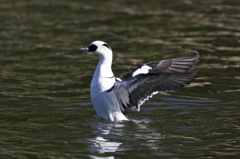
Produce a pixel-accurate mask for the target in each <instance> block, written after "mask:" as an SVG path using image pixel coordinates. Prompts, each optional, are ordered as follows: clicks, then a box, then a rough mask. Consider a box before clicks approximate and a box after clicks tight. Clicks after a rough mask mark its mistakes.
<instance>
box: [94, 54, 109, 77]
mask: <svg viewBox="0 0 240 159" xmlns="http://www.w3.org/2000/svg"><path fill="white" fill-rule="evenodd" d="M95 73H96V74H97V76H100V77H113V76H114V75H113V72H112V56H108V57H103V56H99V62H98V65H97V69H96V71H95ZM95 73H94V75H95Z"/></svg>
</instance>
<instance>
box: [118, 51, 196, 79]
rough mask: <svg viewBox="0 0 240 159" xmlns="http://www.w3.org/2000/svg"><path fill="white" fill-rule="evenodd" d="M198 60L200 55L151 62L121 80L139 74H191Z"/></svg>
mask: <svg viewBox="0 0 240 159" xmlns="http://www.w3.org/2000/svg"><path fill="white" fill-rule="evenodd" d="M198 58H199V54H198V53H195V54H193V55H191V56H186V57H180V58H173V59H166V60H162V61H157V62H149V63H146V64H143V65H141V66H139V67H137V68H136V69H134V70H133V71H131V72H129V73H127V74H125V75H123V76H121V77H120V79H121V80H122V81H123V80H126V79H128V78H131V77H134V76H136V75H138V74H148V73H184V72H190V71H191V69H192V68H193V67H194V65H195V64H196V63H197V62H198Z"/></svg>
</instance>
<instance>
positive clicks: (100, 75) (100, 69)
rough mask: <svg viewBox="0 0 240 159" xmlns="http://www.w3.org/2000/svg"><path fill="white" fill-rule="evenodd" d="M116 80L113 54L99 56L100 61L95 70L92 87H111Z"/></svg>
mask: <svg viewBox="0 0 240 159" xmlns="http://www.w3.org/2000/svg"><path fill="white" fill-rule="evenodd" d="M114 82H115V78H114V74H113V72H112V56H108V57H102V56H99V62H98V65H97V68H96V70H95V72H94V75H93V79H92V83H91V87H96V86H98V87H99V86H100V87H101V88H100V89H101V90H102V91H104V90H105V89H109V88H110V87H112V86H113V84H114Z"/></svg>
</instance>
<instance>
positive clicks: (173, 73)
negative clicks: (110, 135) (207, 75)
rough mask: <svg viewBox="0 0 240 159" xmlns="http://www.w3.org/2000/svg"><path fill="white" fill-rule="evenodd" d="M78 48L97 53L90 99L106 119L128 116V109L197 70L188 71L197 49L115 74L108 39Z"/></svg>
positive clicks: (188, 78) (187, 79) (184, 81)
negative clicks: (127, 71)
mask: <svg viewBox="0 0 240 159" xmlns="http://www.w3.org/2000/svg"><path fill="white" fill-rule="evenodd" d="M80 50H81V51H87V52H92V53H94V54H97V55H98V56H99V63H98V65H97V68H96V70H95V73H94V75H93V78H92V82H91V89H90V91H91V100H92V103H93V106H94V108H95V110H96V112H97V115H98V116H99V117H103V118H105V119H107V120H109V121H119V120H129V119H130V118H131V117H130V113H129V111H128V110H129V109H132V110H138V111H139V110H140V106H141V105H142V104H143V103H144V102H145V101H146V100H148V99H149V97H150V98H151V97H152V96H153V95H155V94H157V93H158V92H165V91H171V90H176V89H178V88H180V87H183V86H184V84H187V83H189V82H190V81H191V80H192V79H194V78H196V76H197V74H198V71H195V72H192V71H191V68H192V67H193V66H194V65H195V64H196V63H197V62H198V58H199V55H198V53H196V54H194V55H192V56H187V57H181V58H175V59H167V60H162V61H158V62H150V63H147V64H144V65H141V66H139V67H138V68H136V69H134V70H133V71H131V72H129V73H127V74H125V75H124V76H122V77H120V78H115V76H114V74H113V72H112V69H111V66H112V49H111V47H110V46H109V45H108V44H107V43H105V42H103V41H94V42H92V43H91V44H90V45H89V46H88V47H86V48H81V49H80Z"/></svg>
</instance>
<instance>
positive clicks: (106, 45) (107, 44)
mask: <svg viewBox="0 0 240 159" xmlns="http://www.w3.org/2000/svg"><path fill="white" fill-rule="evenodd" d="M103 46H106V47H107V48H109V49H110V50H112V49H111V47H110V46H109V45H108V44H106V43H104V44H103Z"/></svg>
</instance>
